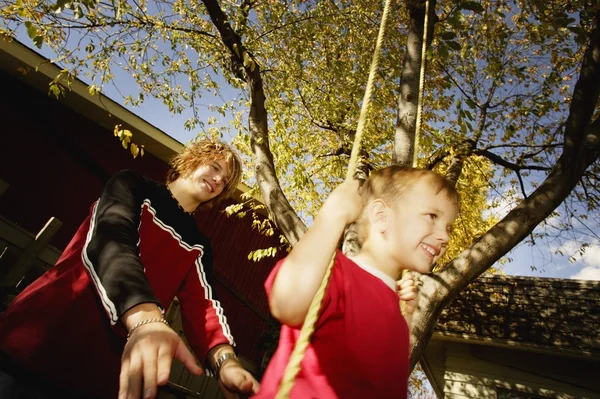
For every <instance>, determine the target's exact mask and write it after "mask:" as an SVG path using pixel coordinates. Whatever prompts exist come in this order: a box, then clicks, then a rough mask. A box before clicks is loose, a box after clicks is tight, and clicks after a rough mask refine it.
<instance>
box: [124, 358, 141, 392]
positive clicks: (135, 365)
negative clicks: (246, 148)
mask: <svg viewBox="0 0 600 399" xmlns="http://www.w3.org/2000/svg"><path fill="white" fill-rule="evenodd" d="M119 382H120V386H119V399H138V398H139V397H140V395H141V392H140V388H141V386H142V359H141V358H140V356H137V355H136V354H132V355H131V356H130V357H129V358H128V359H127V361H123V363H122V364H121V374H120V375H119Z"/></svg>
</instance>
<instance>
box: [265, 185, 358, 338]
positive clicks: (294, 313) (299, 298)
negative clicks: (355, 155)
mask: <svg viewBox="0 0 600 399" xmlns="http://www.w3.org/2000/svg"><path fill="white" fill-rule="evenodd" d="M357 189H358V182H357V181H352V182H350V183H348V182H345V183H342V184H341V185H340V186H338V187H337V188H336V189H335V190H334V191H333V192H332V193H331V195H330V196H329V198H328V199H327V200H326V201H325V204H323V207H322V208H321V210H320V211H319V214H318V215H317V217H316V218H315V220H314V223H313V225H312V226H311V227H310V229H308V231H307V232H306V233H305V234H304V235H303V236H302V238H301V239H300V241H299V242H298V243H297V244H296V245H295V246H294V248H293V249H292V251H291V252H290V254H289V255H288V256H287V258H286V259H285V260H284V261H283V263H282V265H281V268H280V269H279V272H278V273H277V276H276V277H275V280H274V282H273V286H272V288H271V295H270V296H269V306H270V308H271V313H272V314H273V316H274V317H275V318H277V319H278V320H279V321H280V322H281V323H283V324H286V325H289V326H298V325H301V324H302V323H303V322H304V318H305V317H306V313H307V312H308V308H309V306H310V303H311V301H312V299H313V297H314V296H315V294H316V292H317V289H318V288H319V285H320V284H321V281H322V280H323V276H324V275H325V270H326V269H327V266H328V265H329V262H330V260H331V258H332V256H333V254H334V252H335V250H336V248H337V246H338V243H339V241H340V237H341V236H342V233H343V232H344V228H345V227H346V225H347V224H349V223H351V222H353V221H354V220H356V218H357V217H358V215H359V214H360V211H361V210H362V204H361V199H360V196H359V195H358V192H357Z"/></svg>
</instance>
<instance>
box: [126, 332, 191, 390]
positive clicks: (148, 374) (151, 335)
mask: <svg viewBox="0 0 600 399" xmlns="http://www.w3.org/2000/svg"><path fill="white" fill-rule="evenodd" d="M179 346H184V347H185V345H184V344H183V342H182V341H181V338H179V337H178V336H177V334H176V333H175V332H174V331H173V330H171V329H170V328H168V327H166V326H163V325H158V324H157V325H149V326H144V327H142V328H140V329H139V330H136V333H135V334H134V335H132V336H131V339H130V341H129V342H127V344H126V345H125V348H124V350H123V356H122V358H121V373H120V375H119V396H118V398H119V399H140V397H143V398H144V399H148V398H154V397H156V394H157V385H164V384H166V383H167V381H168V380H169V374H170V371H171V363H172V359H173V354H174V353H175V352H176V349H177V348H178V347H179ZM186 349H187V348H186ZM188 354H189V355H190V356H191V354H190V353H189V351H188ZM192 358H193V356H192ZM196 367H197V366H196ZM188 368H189V367H188Z"/></svg>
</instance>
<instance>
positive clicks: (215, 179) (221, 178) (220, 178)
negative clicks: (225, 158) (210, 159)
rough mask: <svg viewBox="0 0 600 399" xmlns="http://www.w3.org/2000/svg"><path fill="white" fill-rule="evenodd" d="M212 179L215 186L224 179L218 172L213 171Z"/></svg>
mask: <svg viewBox="0 0 600 399" xmlns="http://www.w3.org/2000/svg"><path fill="white" fill-rule="evenodd" d="M213 180H214V181H215V183H216V184H217V186H221V184H222V183H223V181H224V180H225V179H224V177H223V175H221V174H220V173H215V174H214V176H213Z"/></svg>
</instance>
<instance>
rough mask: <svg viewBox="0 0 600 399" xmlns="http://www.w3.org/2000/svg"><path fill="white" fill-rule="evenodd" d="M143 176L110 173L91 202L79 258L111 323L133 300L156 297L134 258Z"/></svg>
mask: <svg viewBox="0 0 600 399" xmlns="http://www.w3.org/2000/svg"><path fill="white" fill-rule="evenodd" d="M146 187H147V180H146V179H145V178H144V177H143V176H142V175H140V174H139V173H137V172H134V171H122V172H119V173H117V174H115V175H114V176H113V177H112V178H111V179H110V180H109V181H108V182H107V183H106V186H105V187H104V189H103V191H102V194H101V195H100V198H99V199H98V201H97V202H96V204H95V205H94V207H93V212H92V216H91V219H90V226H89V230H88V232H87V237H86V241H85V245H84V247H83V251H82V260H83V263H84V265H85V267H86V269H87V271H88V273H89V274H90V277H91V280H92V282H93V283H94V285H95V287H96V290H97V292H98V296H99V297H100V299H101V302H102V304H103V305H104V308H105V310H106V313H107V315H108V316H109V318H110V321H111V324H112V325H113V326H114V325H116V323H117V322H118V321H119V319H120V318H121V317H122V316H123V314H124V313H125V312H127V311H128V310H130V309H133V308H134V307H135V306H136V305H139V304H143V303H153V304H155V305H156V306H155V307H156V308H157V309H158V306H160V302H159V301H158V300H157V299H156V297H155V296H154V293H153V292H152V289H151V288H150V284H149V283H148V280H147V278H146V274H145V272H144V265H143V264H142V262H141V259H140V257H139V247H138V241H139V239H140V238H139V234H138V228H139V225H140V213H141V206H142V202H143V201H144V198H145V195H146Z"/></svg>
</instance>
